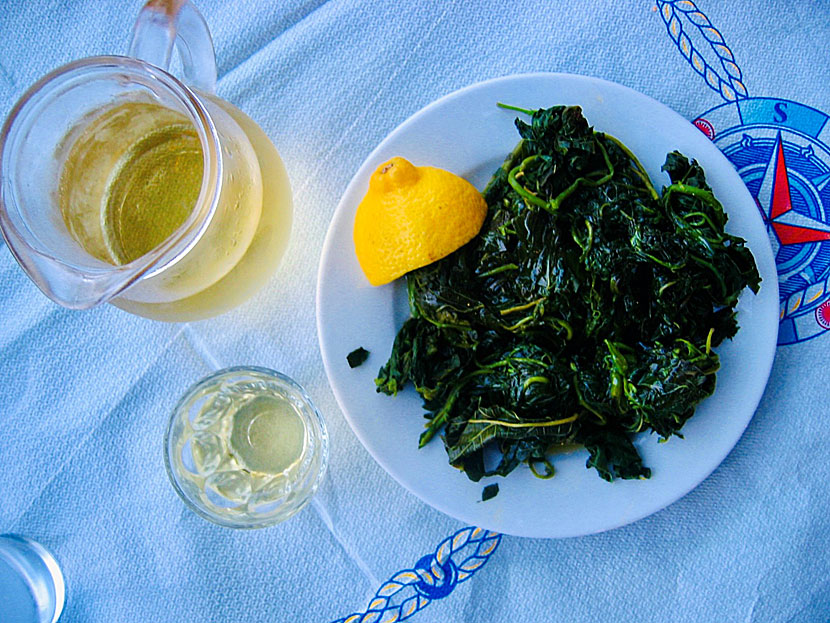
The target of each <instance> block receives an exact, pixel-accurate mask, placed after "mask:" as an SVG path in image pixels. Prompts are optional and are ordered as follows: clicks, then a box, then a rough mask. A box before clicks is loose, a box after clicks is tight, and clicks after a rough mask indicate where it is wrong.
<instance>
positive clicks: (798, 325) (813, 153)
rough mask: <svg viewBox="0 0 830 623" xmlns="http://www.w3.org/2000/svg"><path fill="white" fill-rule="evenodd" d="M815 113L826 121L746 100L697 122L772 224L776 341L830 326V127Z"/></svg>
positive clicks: (796, 107) (803, 110)
mask: <svg viewBox="0 0 830 623" xmlns="http://www.w3.org/2000/svg"><path fill="white" fill-rule="evenodd" d="M776 107H777V109H776ZM776 110H777V111H778V113H780V114H777V113H776ZM815 113H817V114H820V115H821V116H822V117H823V120H824V121H825V122H826V121H827V117H826V115H824V114H823V113H819V112H818V111H816V110H814V109H812V108H808V107H806V106H803V105H802V104H798V103H796V102H790V101H788V100H777V99H770V98H749V99H745V100H741V101H738V102H732V103H729V104H723V105H722V106H719V107H717V108H714V109H712V110H710V111H707V112H705V113H704V114H703V115H701V116H700V117H699V118H698V119H697V120H696V122H695V123H696V125H697V126H698V127H700V128H701V129H706V130H708V131H709V132H711V136H710V138H711V139H712V140H713V141H714V142H715V144H716V145H717V146H718V147H719V148H720V149H721V150H722V151H723V153H724V154H725V155H726V157H727V158H729V160H730V161H731V162H732V164H733V165H734V166H735V168H736V169H737V170H738V173H739V174H740V175H741V179H743V181H744V183H745V184H746V185H747V188H749V191H750V193H751V194H752V195H753V197H755V201H756V203H757V205H758V209H759V211H760V213H761V217H762V218H763V220H764V223H765V224H766V226H767V232H768V234H769V239H770V244H771V245H772V251H773V254H774V256H775V262H776V266H777V268H778V279H779V290H780V296H781V310H780V325H779V337H778V342H779V344H792V343H796V342H801V341H803V340H806V339H809V338H812V337H816V336H818V335H821V334H823V333H824V332H825V331H827V330H828V329H830V283H828V280H830V164H828V163H830V149H828V147H827V145H826V143H825V142H824V141H825V140H828V142H830V140H829V139H830V128H828V129H827V130H825V129H824V128H825V126H826V125H828V124H827V123H821V124H816V123H814V122H815V120H816V119H817V117H816V116H815ZM805 118H806V119H807V120H808V121H810V120H812V121H813V124H812V126H809V125H808V126H807V129H808V130H810V132H805V131H804V130H805ZM782 119H783V120H784V121H785V122H786V123H783V122H782ZM816 129H821V132H816ZM707 134H708V132H707ZM825 135H826V136H825Z"/></svg>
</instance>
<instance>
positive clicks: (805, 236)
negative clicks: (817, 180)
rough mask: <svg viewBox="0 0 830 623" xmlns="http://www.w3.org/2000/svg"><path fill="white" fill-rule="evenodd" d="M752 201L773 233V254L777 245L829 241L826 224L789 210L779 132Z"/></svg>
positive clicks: (788, 179) (776, 252) (790, 197)
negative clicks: (756, 193)
mask: <svg viewBox="0 0 830 623" xmlns="http://www.w3.org/2000/svg"><path fill="white" fill-rule="evenodd" d="M755 202H756V203H757V204H758V209H760V210H761V215H762V216H763V218H764V222H765V223H766V224H767V228H768V229H769V228H772V230H773V231H774V232H775V238H772V237H770V239H771V242H772V245H773V251H774V252H775V254H776V255H777V254H778V249H779V248H780V246H781V245H784V246H786V245H792V244H804V243H807V242H823V241H825V240H830V225H828V224H827V223H824V222H822V221H820V220H818V219H814V218H811V217H809V216H805V215H804V214H801V213H799V212H796V211H795V210H793V203H792V196H791V195H790V177H789V174H788V173H787V162H786V160H785V158H784V145H783V143H782V141H781V132H779V133H778V138H777V139H776V141H775V148H774V149H773V150H772V158H770V161H769V164H768V165H767V170H766V172H765V173H764V179H763V180H762V181H761V187H760V188H759V189H758V196H757V197H756V198H755Z"/></svg>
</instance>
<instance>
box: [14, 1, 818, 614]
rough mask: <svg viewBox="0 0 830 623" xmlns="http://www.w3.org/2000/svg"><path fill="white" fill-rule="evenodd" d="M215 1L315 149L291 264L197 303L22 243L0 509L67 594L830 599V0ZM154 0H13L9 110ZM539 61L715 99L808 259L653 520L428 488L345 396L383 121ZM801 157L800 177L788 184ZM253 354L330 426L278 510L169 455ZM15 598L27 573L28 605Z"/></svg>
mask: <svg viewBox="0 0 830 623" xmlns="http://www.w3.org/2000/svg"><path fill="white" fill-rule="evenodd" d="M197 5H198V7H199V8H200V10H201V11H202V12H203V14H204V15H205V17H206V19H207V22H208V24H209V26H210V28H211V31H212V33H213V37H214V41H215V45H216V53H217V61H218V69H219V76H220V79H219V94H220V95H221V96H222V97H224V98H226V99H228V100H230V101H231V102H233V103H234V104H236V105H237V106H239V107H240V108H242V109H243V110H245V111H246V112H247V113H248V114H249V115H251V116H252V117H253V118H254V119H256V120H257V121H258V122H259V123H260V124H261V125H262V127H263V128H264V129H265V131H266V132H267V133H268V134H269V135H270V136H271V138H272V139H273V140H274V142H275V144H276V145H277V147H278V149H279V150H280V152H281V154H282V156H283V158H284V160H285V162H286V164H287V167H288V172H289V175H290V177H291V180H292V185H293V188H294V195H295V210H296V211H295V224H294V230H293V233H292V238H291V243H290V247H289V249H288V252H287V254H286V256H285V259H284V261H283V262H282V264H281V266H280V268H279V270H278V272H277V273H276V274H275V276H274V277H273V278H272V279H271V281H270V283H269V284H268V286H267V288H266V289H265V290H264V291H263V292H261V293H260V294H259V295H257V296H256V297H255V298H254V299H253V300H252V301H250V302H249V303H247V304H245V305H243V306H242V307H240V308H239V309H237V310H235V311H232V312H230V313H228V314H226V315H224V316H222V317H219V318H216V319H212V320H208V321H203V322H198V323H193V324H189V325H180V324H162V323H156V322H152V321H148V320H144V319H141V318H136V317H132V316H129V315H127V314H125V313H123V312H121V311H119V310H117V309H115V308H112V307H102V308H100V309H96V310H93V311H88V312H82V313H81V312H72V311H67V310H64V309H61V308H59V307H57V306H56V305H54V304H52V303H51V302H49V301H48V300H47V299H46V298H45V297H43V296H42V295H41V294H40V292H39V291H38V290H37V289H36V287H35V286H34V285H33V284H32V283H30V282H29V281H28V280H27V278H26V277H25V276H24V275H23V273H22V271H21V270H20V269H19V268H18V266H17V265H16V264H15V262H14V260H13V259H12V258H11V255H10V254H9V253H8V251H7V250H0V375H2V379H3V384H2V386H0V532H19V533H23V534H26V535H28V536H31V537H33V538H36V539H38V540H40V541H41V542H43V543H44V544H46V545H47V546H48V547H49V548H50V549H51V550H52V551H53V552H54V553H55V555H56V557H57V558H58V560H59V561H60V563H61V565H62V567H63V569H64V572H65V575H66V579H67V584H68V601H67V606H66V610H65V614H64V618H63V620H65V621H68V622H73V623H74V622H85V621H91V622H97V621H101V622H107V623H119V622H122V621H124V622H126V621H158V622H167V621H171V622H173V621H193V622H202V621H205V622H207V621H223V622H225V621H245V622H257V621H333V620H338V619H345V618H347V617H348V619H347V620H349V621H395V620H411V621H421V622H434V621H442V622H471V623H477V622H494V621H530V620H539V621H563V622H565V621H568V622H570V621H639V622H642V621H655V622H656V621H675V622H690V623H691V622H694V623H698V622H700V621H715V622H726V621H729V622H732V621H741V622H744V621H745V622H753V623H755V622H758V623H761V622H782V623H783V622H813V621H828V620H830V614H828V613H830V562H828V561H829V560H830V541H828V539H829V538H830V537H829V536H828V535H829V534H830V519H828V517H829V516H830V504H828V481H830V467H828V460H827V446H828V441H830V436H829V435H828V433H827V429H828V423H830V419H828V418H830V416H828V404H830V383H829V382H828V381H830V373H828V371H827V368H826V367H825V363H826V362H827V358H828V357H827V353H828V352H830V335H827V331H828V329H830V292H828V290H830V287H829V286H828V276H829V275H830V152H828V145H830V124H828V123H827V115H828V114H830V87H828V85H830V54H828V46H827V41H828V38H829V37H830V5H829V4H827V3H826V2H823V1H819V0H812V1H810V0H789V1H784V0H748V1H745V2H723V1H719V0H696V2H694V3H693V2H691V1H689V0H685V1H683V0H678V1H673V2H669V1H665V0H657V1H655V0H626V1H613V0H586V1H585V2H572V1H565V0H555V1H554V0H526V1H523V2H513V1H509V0H508V1H504V0H499V1H495V0H475V1H462V0H398V1H397V2H366V1H364V0H329V1H328V2H326V1H324V0H282V1H280V2H274V1H272V0H237V1H235V2H221V1H219V0H200V1H199V2H198V3H197ZM139 8H140V2H138V1H135V2H133V1H130V2H128V1H125V0H114V1H112V2H104V1H93V2H80V1H75V0H36V1H32V0H2V2H0V112H1V113H2V115H3V116H5V115H6V114H7V113H8V111H9V110H10V109H11V106H12V105H13V104H14V102H15V101H16V99H17V98H18V97H19V96H20V95H21V94H22V92H23V91H24V90H25V89H26V88H27V87H28V86H29V85H30V84H31V83H32V82H33V81H34V80H36V79H37V78H38V77H40V76H41V75H43V74H44V73H46V72H47V71H49V70H51V69H53V68H54V67H56V66H57V65H60V64H63V63H65V62H68V61H71V60H74V59H77V58H81V57H84V56H90V55H95V54H106V53H123V52H124V51H125V50H126V47H127V42H128V39H129V35H130V30H131V26H132V22H133V20H134V18H135V15H136V13H137V12H138V9H139ZM531 71H559V72H571V73H578V74H587V75H592V76H598V77H601V78H605V79H608V80H612V81H616V82H619V83H622V84H624V85H626V86H629V87H631V88H633V89H636V90H638V91H641V92H643V93H646V94H648V95H650V96H652V97H654V98H656V99H657V100H659V101H661V102H663V103H665V104H666V105H668V106H670V107H671V108H673V109H675V110H677V111H678V112H679V113H680V114H682V115H684V116H685V117H687V118H688V119H689V120H690V121H693V122H694V123H695V124H696V125H697V126H698V128H699V129H700V130H701V131H703V132H705V133H706V134H707V135H709V136H710V138H712V139H713V140H714V141H715V143H716V144H717V145H718V147H720V148H721V149H722V150H723V151H724V152H725V153H726V154H727V155H728V156H729V158H730V159H731V160H732V162H733V163H734V164H735V166H736V167H737V168H738V170H739V171H740V173H741V175H742V176H743V178H744V180H745V182H746V183H747V185H748V187H749V188H750V190H751V191H752V193H753V194H754V195H755V196H756V197H758V204H759V210H760V211H761V213H762V215H763V217H764V219H765V222H766V223H767V225H768V230H769V232H770V239H771V241H772V244H773V250H774V251H775V253H776V256H777V261H778V266H779V273H780V279H781V325H780V338H779V341H780V346H779V348H778V351H777V356H776V361H775V365H774V368H773V371H772V376H771V379H770V382H769V386H768V389H767V392H766V394H765V396H764V398H763V400H762V402H761V405H760V407H759V409H758V412H757V413H756V415H755V417H754V419H753V420H752V422H751V423H750V425H749V427H748V429H747V431H746V433H745V434H744V436H743V438H742V439H741V441H740V442H739V443H738V445H737V446H736V448H735V449H734V451H733V452H732V453H731V454H730V455H729V457H728V458H727V459H726V460H725V461H724V463H723V464H722V465H721V466H720V468H719V469H718V470H717V471H716V472H715V473H714V474H713V475H712V476H711V477H710V478H708V479H707V480H706V481H705V482H704V483H703V484H702V485H701V486H699V487H698V488H697V489H696V490H694V491H693V492H692V493H691V494H689V495H688V496H686V497H685V498H683V499H682V500H680V501H678V502H677V503H675V504H673V505H671V506H670V507H669V508H667V509H665V510H663V511H661V512H659V513H657V514H655V515H653V516H651V517H649V518H647V519H644V520H642V521H639V522H637V523H635V524H633V525H630V526H627V527H624V528H621V529H618V530H614V531H611V532H606V533H603V534H598V535H593V536H587V537H582V538H573V539H566V540H529V539H521V538H514V537H507V536H505V537H500V536H499V535H495V534H492V533H487V532H486V531H482V530H476V529H474V528H473V527H469V526H465V525H463V524H461V523H459V522H457V521H455V520H453V519H451V518H449V517H446V516H444V515H442V514H441V513H439V512H437V511H435V510H433V509H432V508H430V507H429V506H427V505H425V504H423V503H422V502H420V501H419V500H418V499H416V498H415V497H413V496H412V495H410V494H409V493H407V492H406V491H405V490H404V489H403V488H401V487H400V486H399V485H398V484H397V483H396V482H395V481H394V480H393V479H392V478H391V477H390V476H388V475H387V474H386V472H384V471H383V470H382V469H381V468H380V467H379V466H378V465H377V464H376V463H375V462H374V461H373V460H372V459H371V457H370V456H369V455H368V453H367V452H366V451H365V450H364V449H363V447H362V446H361V445H360V443H359V442H358V440H357V439H356V437H355V436H354V435H353V433H352V432H351V430H350V429H349V427H348V425H347V423H346V421H345V419H344V418H343V416H342V414H341V413H340V411H339V409H338V407H337V404H336V403H335V400H334V397H333V395H332V393H331V391H330V390H329V388H328V384H327V382H326V378H325V375H324V372H323V367H322V363H321V359H320V356H319V352H318V347H317V341H316V335H315V323H314V292H315V279H316V266H317V262H318V258H319V253H320V250H321V247H322V243H323V238H324V236H325V232H326V228H327V226H328V222H329V220H330V218H331V216H332V214H333V211H334V209H335V207H336V205H337V202H338V200H339V197H340V195H341V193H342V192H343V190H344V189H345V187H346V184H347V183H348V181H349V179H350V178H351V176H352V175H353V174H354V172H355V171H356V170H357V168H358V167H359V165H360V164H361V162H362V161H363V159H364V158H365V157H366V156H367V155H368V153H369V152H370V151H371V150H372V148H373V147H374V146H375V145H376V144H377V143H378V142H379V141H380V140H382V139H383V137H384V136H385V135H386V134H387V133H388V132H390V131H391V130H392V129H393V128H395V127H396V126H397V125H398V124H399V123H400V122H402V121H403V120H404V119H406V118H407V117H408V116H410V115H411V114H413V113H414V112H416V111H417V110H418V109H420V108H421V107H423V106H424V105H426V104H428V103H429V102H431V101H433V100H435V99H437V98H439V97H441V96H443V95H445V94H447V93H449V92H451V91H453V90H455V89H458V88H460V87H463V86H466V85H469V84H471V83H473V82H477V81H480V80H483V79H487V78H492V77H497V76H504V75H509V74H513V73H520V72H522V73H523V72H531ZM770 167H772V168H770ZM769 170H775V171H778V172H779V175H778V177H777V179H773V177H771V176H769V175H766V172H767V171H769ZM784 183H786V185H787V187H788V190H789V201H787V200H785V199H786V198H783V196H782V195H781V193H780V192H778V193H776V192H774V189H773V185H774V184H777V185H778V186H777V187H778V188H779V189H780V188H781V185H782V184H784ZM236 364H255V365H262V366H266V367H271V368H275V369H277V370H280V371H282V372H284V373H286V374H288V375H290V376H292V377H293V378H295V379H296V380H297V381H298V382H300V383H301V384H303V385H304V386H305V387H306V388H307V390H308V391H309V393H310V394H311V395H312V397H313V398H314V400H315V401H316V402H317V404H318V406H319V407H320V409H321V411H322V412H323V414H324V416H325V417H326V419H327V422H328V426H329V431H330V435H331V463H330V469H329V473H328V476H327V478H326V481H325V483H324V485H323V488H322V490H321V491H320V493H319V495H318V496H317V497H316V498H315V501H314V503H313V505H312V506H310V507H308V508H307V509H305V510H304V511H303V512H302V513H300V514H299V515H298V516H297V517H295V518H293V519H292V520H291V521H289V522H287V523H285V524H283V525H280V526H277V527H274V528H270V529H266V530H259V531H252V532H246V531H233V530H228V529H223V528H220V527H218V526H214V525H212V524H209V523H207V522H205V521H204V520H202V519H200V518H198V517H196V516H195V515H194V514H192V513H191V512H189V511H188V510H186V509H185V507H184V506H183V505H182V503H181V502H180V501H179V499H178V498H177V497H176V495H175V493H174V492H173V490H172V488H171V487H170V486H169V483H168V482H167V477H166V475H165V472H164V467H163V463H162V460H161V439H162V435H163V430H164V424H165V420H166V417H167V414H168V413H169V411H170V409H171V407H172V406H173V404H174V403H175V401H176V399H177V398H178V396H179V395H180V394H181V393H182V392H183V391H184V390H185V389H186V387H187V386H189V385H190V384H191V383H193V382H194V381H195V380H197V379H198V378H200V377H201V376H203V375H205V374H206V373H208V372H209V371H211V370H214V369H216V368H218V367H223V366H227V365H236ZM2 608H3V606H2V595H0V621H2V620H3V612H2ZM367 612H368V613H367ZM352 614H354V616H350V615H352Z"/></svg>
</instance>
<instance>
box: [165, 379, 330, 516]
mask: <svg viewBox="0 0 830 623" xmlns="http://www.w3.org/2000/svg"><path fill="white" fill-rule="evenodd" d="M245 374H252V375H255V376H256V375H259V376H264V377H267V379H268V380H272V381H277V382H278V383H280V384H282V385H284V386H285V387H288V388H289V389H291V390H292V391H293V392H295V393H296V394H297V395H298V396H299V398H300V399H301V400H302V402H303V405H304V406H305V407H307V408H308V412H309V414H310V416H311V417H312V418H313V420H314V422H313V423H314V424H316V425H317V426H318V427H319V430H320V435H319V437H320V440H319V442H318V447H317V448H316V450H315V451H316V452H317V453H319V455H320V461H319V467H318V469H317V474H316V475H315V476H314V481H313V483H312V484H311V486H310V487H308V489H307V490H306V491H304V492H303V496H302V499H301V500H300V501H299V503H298V504H296V506H295V507H293V508H292V509H291V512H290V513H289V514H288V515H286V516H282V515H280V514H278V513H277V514H275V515H273V516H269V515H267V514H266V515H263V516H262V517H259V518H252V519H242V518H239V519H233V518H232V517H228V516H224V515H220V514H218V513H211V512H210V511H209V510H207V509H206V508H205V507H204V506H202V505H200V504H198V503H197V502H196V501H195V500H193V499H192V498H191V496H189V495H188V494H187V492H186V491H185V490H184V488H183V487H182V486H181V484H180V483H179V481H178V477H177V475H176V472H175V470H174V469H173V465H172V458H171V452H170V450H171V447H170V445H171V443H172V441H173V437H172V435H171V433H172V431H173V427H174V425H175V423H176V420H177V418H178V417H179V416H180V414H181V412H182V409H183V408H184V407H185V406H186V405H187V404H188V402H189V401H190V400H192V399H193V397H194V396H196V395H197V394H198V392H199V391H200V390H202V389H203V388H204V387H206V386H208V385H210V384H211V383H213V382H215V381H216V380H217V379H219V378H222V377H232V376H234V375H240V376H242V375H245ZM304 415H305V414H304ZM303 419H306V417H304V418H303ZM163 452H164V467H165V471H166V472H167V477H168V479H169V480H170V484H171V485H172V486H173V490H174V491H175V492H176V494H177V495H178V496H179V498H180V499H181V500H182V502H184V504H185V506H187V508H189V509H190V510H191V511H193V512H194V513H195V514H196V515H198V516H199V517H201V518H202V519H206V520H208V521H210V522H212V523H214V524H217V525H220V526H223V527H225V528H235V529H242V530H253V529H258V528H267V527H270V526H274V525H277V524H279V523H282V522H283V521H285V520H287V519H289V518H290V517H291V516H293V515H295V514H296V513H298V512H299V511H300V510H302V509H303V508H304V507H305V506H306V505H308V503H309V502H310V501H311V499H312V498H313V497H314V494H315V493H316V491H317V489H318V488H319V486H320V483H321V482H322V481H323V478H324V476H325V474H326V470H327V468H328V454H329V447H328V429H327V427H326V422H325V419H324V418H323V416H322V414H321V413H320V411H319V410H318V409H317V406H316V405H315V404H314V402H313V401H312V400H311V397H310V396H309V395H308V393H307V392H306V391H305V389H304V388H303V387H302V386H301V385H300V384H299V383H297V382H296V381H295V380H294V379H292V378H291V377H289V376H287V375H285V374H283V373H281V372H277V371H276V370H272V369H270V368H264V367H260V366H231V367H227V368H222V369H220V370H216V371H214V372H212V373H211V374H208V375H207V376H205V377H203V378H201V379H199V380H198V381H196V382H195V383H193V384H192V385H190V386H189V387H188V389H187V390H185V392H184V394H183V395H182V396H181V398H180V399H179V400H178V401H177V402H176V405H175V406H174V407H173V409H172V411H171V413H170V417H169V419H168V421H167V427H166V428H165V432H164V447H163Z"/></svg>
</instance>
